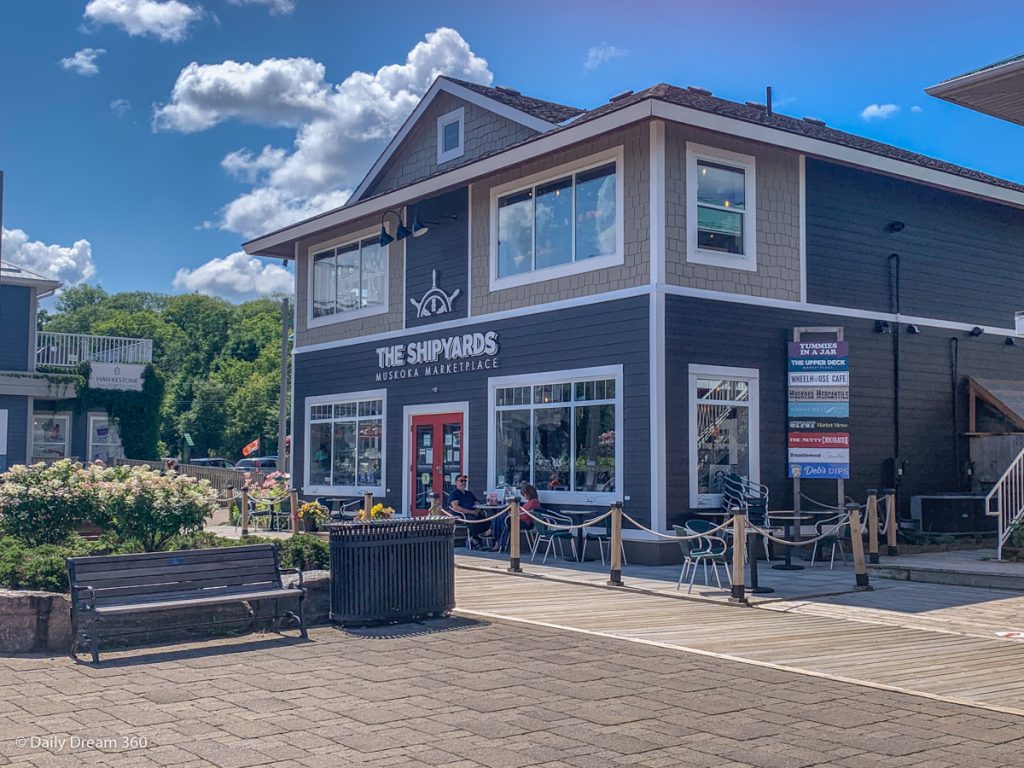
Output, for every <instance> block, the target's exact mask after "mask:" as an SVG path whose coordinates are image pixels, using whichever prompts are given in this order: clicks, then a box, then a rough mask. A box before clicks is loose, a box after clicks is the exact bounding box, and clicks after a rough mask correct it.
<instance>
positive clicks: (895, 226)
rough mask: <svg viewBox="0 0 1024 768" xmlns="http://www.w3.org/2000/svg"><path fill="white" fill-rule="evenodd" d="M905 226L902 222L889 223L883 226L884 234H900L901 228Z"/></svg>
mask: <svg viewBox="0 0 1024 768" xmlns="http://www.w3.org/2000/svg"><path fill="white" fill-rule="evenodd" d="M905 226H907V225H906V224H904V223H903V222H902V221H890V222H889V223H888V224H886V225H885V231H886V232H902V231H903V228H904V227H905Z"/></svg>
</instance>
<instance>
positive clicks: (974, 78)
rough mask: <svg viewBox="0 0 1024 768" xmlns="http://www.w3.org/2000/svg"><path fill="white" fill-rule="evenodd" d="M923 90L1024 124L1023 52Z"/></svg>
mask: <svg viewBox="0 0 1024 768" xmlns="http://www.w3.org/2000/svg"><path fill="white" fill-rule="evenodd" d="M925 93H927V94H928V95H929V96H934V97H936V98H938V99H942V100H943V101H948V102H950V103H951V104H959V105H960V106H962V107H967V108H968V109H973V110H975V111H977V112H982V113H984V114H986V115H992V116H993V117H998V118H1001V119H1003V120H1008V121H1010V122H1011V123H1017V124H1018V125H1024V53H1022V54H1018V55H1017V56H1011V57H1010V58H1008V59H1003V60H1002V61H997V62H995V63H993V64H986V65H985V66H983V67H978V68H977V69H973V70H971V71H970V72H965V73H964V74H962V75H957V76H956V77H951V78H949V79H948V80H943V81H942V82H941V83H939V84H938V85H933V86H932V87H931V88H925Z"/></svg>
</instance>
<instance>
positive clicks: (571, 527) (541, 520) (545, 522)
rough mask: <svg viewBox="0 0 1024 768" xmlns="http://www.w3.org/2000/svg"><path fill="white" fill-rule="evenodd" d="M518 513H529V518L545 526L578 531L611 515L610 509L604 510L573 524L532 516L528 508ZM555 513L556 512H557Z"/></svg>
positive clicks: (557, 529)
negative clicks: (597, 515) (563, 523)
mask: <svg viewBox="0 0 1024 768" xmlns="http://www.w3.org/2000/svg"><path fill="white" fill-rule="evenodd" d="M520 514H523V515H529V517H530V519H531V520H534V521H536V522H538V523H540V524H541V525H543V526H544V527H545V528H552V529H554V530H556V531H578V530H579V529H580V528H592V527H593V526H594V525H595V524H596V523H600V522H602V521H604V520H606V519H608V518H609V517H611V514H612V513H611V511H610V510H609V511H608V512H605V513H604V514H603V515H601V516H600V517H595V518H594V519H593V520H586V521H584V522H582V523H574V524H573V525H562V524H561V523H553V522H551V521H550V520H546V519H544V518H542V517H534V515H533V514H532V513H531V512H530V511H529V510H522V511H521V512H520ZM555 514H558V513H557V512H556V513H555Z"/></svg>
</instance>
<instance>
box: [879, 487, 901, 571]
mask: <svg viewBox="0 0 1024 768" xmlns="http://www.w3.org/2000/svg"><path fill="white" fill-rule="evenodd" d="M882 493H884V494H885V542H886V548H887V552H886V554H888V555H889V557H896V555H897V548H896V489H895V488H884V489H882Z"/></svg>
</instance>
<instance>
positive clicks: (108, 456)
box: [89, 416, 124, 463]
mask: <svg viewBox="0 0 1024 768" xmlns="http://www.w3.org/2000/svg"><path fill="white" fill-rule="evenodd" d="M123 458H124V449H123V448H122V447H121V433H120V432H119V431H118V428H117V424H115V423H114V422H112V421H111V420H110V418H109V417H107V416H90V417H89V461H96V460H97V459H98V460H99V461H102V462H104V463H110V462H111V461H113V460H114V459H123Z"/></svg>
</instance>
